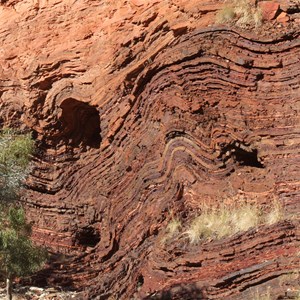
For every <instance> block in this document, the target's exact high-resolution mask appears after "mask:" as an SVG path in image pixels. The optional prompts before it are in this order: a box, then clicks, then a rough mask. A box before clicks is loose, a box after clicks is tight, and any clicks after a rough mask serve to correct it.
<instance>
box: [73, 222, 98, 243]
mask: <svg viewBox="0 0 300 300" xmlns="http://www.w3.org/2000/svg"><path fill="white" fill-rule="evenodd" d="M75 240H76V244H77V245H79V246H83V247H92V248H93V247H95V246H96V245H97V244H98V243H99V242H100V240H101V237H100V234H99V232H98V231H97V230H96V229H95V228H93V227H90V226H89V227H84V228H81V229H80V230H78V231H77V232H76V235H75Z"/></svg>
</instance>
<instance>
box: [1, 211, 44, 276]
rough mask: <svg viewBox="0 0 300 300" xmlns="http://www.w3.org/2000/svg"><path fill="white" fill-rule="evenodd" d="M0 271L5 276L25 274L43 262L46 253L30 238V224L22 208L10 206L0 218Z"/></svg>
mask: <svg viewBox="0 0 300 300" xmlns="http://www.w3.org/2000/svg"><path fill="white" fill-rule="evenodd" d="M0 224H1V225H0V226H1V228H0V271H1V273H2V275H3V276H5V277H6V278H14V277H16V276H26V275H29V274H31V273H33V272H35V271H37V270H39V268H40V266H41V265H42V264H43V263H44V262H45V260H46V258H47V254H46V252H45V250H44V249H43V248H41V247H37V246H35V245H34V244H33V243H32V241H31V240H30V234H31V226H30V224H28V223H27V222H26V218H25V213H24V210H23V209H22V208H17V207H10V208H9V210H8V214H7V215H4V214H1V219H0Z"/></svg>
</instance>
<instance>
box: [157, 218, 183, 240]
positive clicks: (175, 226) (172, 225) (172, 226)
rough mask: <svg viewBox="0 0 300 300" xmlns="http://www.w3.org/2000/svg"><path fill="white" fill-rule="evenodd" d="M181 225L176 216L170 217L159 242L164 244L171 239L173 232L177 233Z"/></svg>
mask: <svg viewBox="0 0 300 300" xmlns="http://www.w3.org/2000/svg"><path fill="white" fill-rule="evenodd" d="M181 227H182V225H181V222H180V220H179V219H177V218H172V219H171V220H170V222H169V223H168V225H167V227H166V233H165V236H164V237H163V238H162V240H161V244H164V243H165V242H167V241H168V240H169V239H171V238H172V237H173V236H174V235H175V234H177V233H179V231H180V228H181Z"/></svg>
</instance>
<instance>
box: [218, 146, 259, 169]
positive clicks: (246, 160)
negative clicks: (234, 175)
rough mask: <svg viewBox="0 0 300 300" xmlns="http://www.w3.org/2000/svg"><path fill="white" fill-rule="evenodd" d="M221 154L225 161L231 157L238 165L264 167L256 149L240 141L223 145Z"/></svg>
mask: <svg viewBox="0 0 300 300" xmlns="http://www.w3.org/2000/svg"><path fill="white" fill-rule="evenodd" d="M224 155H225V157H224ZM221 156H223V157H224V160H225V161H227V160H228V159H229V158H230V157H232V158H233V159H234V161H235V163H236V164H238V165H239V166H248V167H253V168H261V169H262V168H265V166H264V165H263V163H262V162H261V161H260V160H259V157H258V151H257V149H253V148H251V147H250V146H246V145H244V144H243V143H240V142H233V143H230V144H227V145H226V146H224V145H223V147H222V152H221Z"/></svg>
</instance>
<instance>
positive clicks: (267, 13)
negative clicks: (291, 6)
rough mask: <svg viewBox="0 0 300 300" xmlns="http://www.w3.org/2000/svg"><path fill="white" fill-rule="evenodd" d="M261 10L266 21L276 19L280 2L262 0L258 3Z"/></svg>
mask: <svg viewBox="0 0 300 300" xmlns="http://www.w3.org/2000/svg"><path fill="white" fill-rule="evenodd" d="M258 5H259V7H260V9H261V11H262V18H263V20H265V21H270V20H273V19H275V17H276V15H277V13H278V11H279V3H277V2H273V1H262V2H259V3H258Z"/></svg>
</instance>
